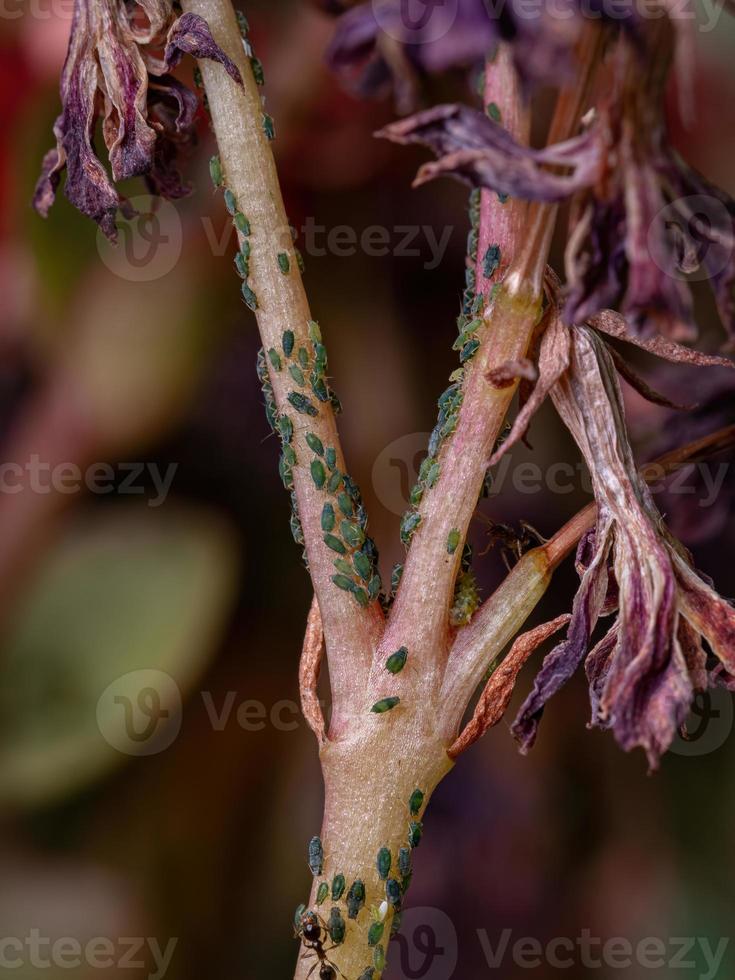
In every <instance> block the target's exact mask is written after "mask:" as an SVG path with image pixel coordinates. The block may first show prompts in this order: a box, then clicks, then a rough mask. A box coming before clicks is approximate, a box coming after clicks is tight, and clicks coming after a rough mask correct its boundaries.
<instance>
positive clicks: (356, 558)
mask: <svg viewBox="0 0 735 980" xmlns="http://www.w3.org/2000/svg"><path fill="white" fill-rule="evenodd" d="M352 561H353V564H354V566H355V571H356V572H357V574H358V575H359V576H360V578H361V579H362V580H363V582H366V583H367V582H369V581H370V579H371V577H372V573H373V563H372V562H371V561H370V559H369V558H368V556H367V555H366V554H365V553H364V552H362V551H356V552H355V554H354V555H353V556H352Z"/></svg>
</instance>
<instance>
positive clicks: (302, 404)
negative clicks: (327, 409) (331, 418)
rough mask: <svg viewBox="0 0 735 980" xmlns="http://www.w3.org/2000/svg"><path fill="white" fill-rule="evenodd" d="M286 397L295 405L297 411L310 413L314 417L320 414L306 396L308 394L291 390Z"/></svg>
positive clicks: (303, 413) (304, 413) (305, 413)
mask: <svg viewBox="0 0 735 980" xmlns="http://www.w3.org/2000/svg"><path fill="white" fill-rule="evenodd" d="M286 397H287V398H288V400H289V402H290V403H291V404H292V405H293V407H294V408H295V409H296V411H297V412H300V413H301V414H302V415H310V416H312V418H313V417H314V416H316V415H318V414H319V412H318V410H317V409H316V408H314V406H313V405H312V403H311V402H310V401H309V399H308V398H307V397H306V395H302V394H301V393H300V392H298V391H289V393H288V395H287V396H286Z"/></svg>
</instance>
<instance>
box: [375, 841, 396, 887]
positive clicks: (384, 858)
mask: <svg viewBox="0 0 735 980" xmlns="http://www.w3.org/2000/svg"><path fill="white" fill-rule="evenodd" d="M391 861H392V858H391V856H390V850H389V848H387V847H381V848H380V850H379V851H378V857H377V860H376V862H375V864H376V866H377V869H378V876H379V877H380V879H381V880H382V881H385V879H386V878H387V877H388V875H389V874H390V866H391Z"/></svg>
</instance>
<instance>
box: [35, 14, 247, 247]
mask: <svg viewBox="0 0 735 980" xmlns="http://www.w3.org/2000/svg"><path fill="white" fill-rule="evenodd" d="M138 8H139V10H140V12H141V13H142V14H143V15H145V16H144V19H145V26H140V24H139V23H138V21H137V20H136V16H135V15H136V13H137V12H138ZM162 44H165V51H164V57H163V59H160V58H157V57H156V56H155V52H156V51H157V50H158V49H159V48H160V47H161V45H162ZM186 53H188V54H192V55H194V56H195V57H197V58H213V59H214V60H216V61H218V62H220V64H222V65H223V66H224V67H225V69H226V70H227V72H228V73H229V74H230V75H231V76H232V78H234V79H235V80H236V81H237V82H240V83H241V81H242V79H241V78H240V73H239V72H238V70H237V67H236V66H235V65H234V64H233V63H232V61H231V60H230V59H229V58H228V57H227V55H225V53H224V52H223V51H221V50H220V48H218V47H217V45H216V44H215V42H214V39H213V38H212V35H211V33H210V31H209V28H208V27H207V24H206V23H205V21H204V20H203V19H202V18H201V17H198V16H197V15H196V14H184V15H183V16H182V17H179V18H178V19H176V18H175V17H174V14H173V11H172V9H171V6H170V4H169V3H167V2H165V0H138V2H137V3H136V5H135V8H134V9H133V10H131V9H130V7H129V6H127V5H126V4H125V3H124V2H123V0H75V5H74V16H73V19H72V25H71V34H70V38H69V48H68V51H67V56H66V62H65V64H64V69H63V73H62V77H61V102H62V111H61V115H60V116H59V117H58V118H57V120H56V122H55V124H54V135H55V136H56V147H55V148H54V149H52V150H49V152H48V153H47V154H46V156H45V157H44V160H43V164H42V168H41V176H40V178H39V180H38V183H37V185H36V190H35V194H34V198H33V205H34V207H35V209H36V210H37V211H38V212H39V214H41V215H43V216H44V217H45V216H46V215H47V214H48V210H49V208H50V207H51V205H52V203H53V201H54V198H55V195H56V189H57V187H58V184H59V180H60V177H61V172H62V171H63V170H64V169H66V172H67V177H66V188H65V193H66V196H67V197H68V199H69V200H70V201H71V203H72V204H73V205H74V206H75V207H76V208H78V209H79V210H80V211H81V212H82V213H83V214H86V215H88V216H89V217H90V218H93V219H94V220H95V221H96V222H97V223H98V224H99V225H100V227H101V228H102V230H103V231H104V233H105V234H106V235H107V236H108V238H111V239H113V240H114V239H115V238H116V228H115V217H116V214H117V211H118V208H120V207H124V202H123V200H122V198H121V197H120V195H119V194H118V192H117V190H116V189H115V186H114V185H115V184H116V183H117V182H119V181H121V180H125V179H127V178H129V177H136V176H140V175H148V178H149V184H150V185H151V186H152V187H153V188H154V189H156V191H158V192H160V193H162V194H164V195H165V196H170V197H180V196H181V195H182V194H183V193H186V188H185V187H184V185H183V184H182V181H181V178H180V176H179V175H178V171H177V169H176V163H175V159H176V155H177V150H178V149H179V148H181V147H183V146H185V145H186V144H187V143H190V142H191V141H192V139H193V136H194V115H195V109H196V105H195V102H194V96H193V95H192V93H190V92H188V91H187V90H186V89H185V88H184V87H183V86H182V85H180V83H179V82H177V81H176V80H175V79H173V78H171V77H170V76H169V75H168V74H167V73H168V72H169V71H170V69H171V68H173V67H174V66H175V65H176V64H178V62H179V61H180V60H181V58H182V56H183V55H184V54H186ZM149 75H151V76H155V77H159V78H160V81H158V82H156V83H152V84H150V85H149ZM166 102H167V103H168V105H169V108H164V107H163V106H164V103H166ZM171 105H173V107H174V108H173V111H172V109H171ZM100 117H101V118H102V136H103V139H104V142H105V145H106V147H107V151H108V156H109V160H110V167H111V170H112V179H110V176H109V175H108V173H107V171H106V169H105V167H104V166H103V165H102V163H101V162H100V160H99V158H98V157H97V154H96V152H95V149H94V145H93V139H94V131H95V127H96V123H97V120H98V118H100Z"/></svg>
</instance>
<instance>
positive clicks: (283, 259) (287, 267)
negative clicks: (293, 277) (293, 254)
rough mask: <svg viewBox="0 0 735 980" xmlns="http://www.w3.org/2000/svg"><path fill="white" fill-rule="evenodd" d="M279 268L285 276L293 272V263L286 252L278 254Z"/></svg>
mask: <svg viewBox="0 0 735 980" xmlns="http://www.w3.org/2000/svg"><path fill="white" fill-rule="evenodd" d="M278 268H279V269H280V270H281V272H282V273H283V274H284V276H287V275H288V274H289V272H290V271H291V262H290V261H289V258H288V255H287V254H286V252H279V253H278Z"/></svg>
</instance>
